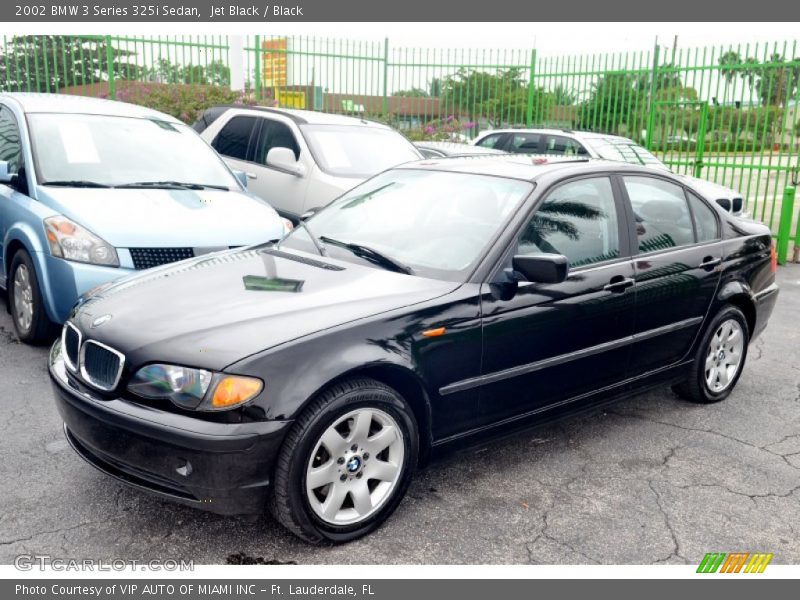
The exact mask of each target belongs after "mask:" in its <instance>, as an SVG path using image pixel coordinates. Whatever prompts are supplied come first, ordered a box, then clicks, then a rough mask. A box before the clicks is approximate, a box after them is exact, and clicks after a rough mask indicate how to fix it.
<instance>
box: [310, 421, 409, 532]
mask: <svg viewBox="0 0 800 600" xmlns="http://www.w3.org/2000/svg"><path fill="white" fill-rule="evenodd" d="M404 459H405V442H404V440H403V434H402V431H401V429H400V426H399V425H398V424H397V422H396V421H395V419H394V418H393V417H392V416H390V415H389V414H388V413H386V412H384V411H382V410H379V409H376V408H360V409H357V410H354V411H352V412H349V413H347V414H345V415H344V416H342V417H340V418H338V419H337V420H336V421H335V422H334V423H333V424H332V425H331V426H330V427H328V428H327V429H326V430H325V432H324V433H323V434H322V436H321V437H320V439H319V440H318V442H317V444H316V447H315V448H314V452H312V454H311V458H310V460H309V462H308V466H307V469H306V478H305V487H306V497H307V499H308V502H309V504H310V506H311V509H312V510H313V511H314V513H315V514H316V515H317V516H318V517H319V518H320V519H322V520H323V521H325V522H326V523H330V524H333V525H352V524H354V523H359V522H361V521H363V520H365V519H367V518H368V517H370V516H371V515H373V514H374V513H375V512H376V511H377V510H378V509H379V508H380V507H381V506H382V505H383V504H384V502H385V501H386V500H387V499H388V498H389V497H390V496H391V494H392V491H393V490H394V488H395V487H396V486H397V483H398V482H399V480H400V477H401V474H402V472H403V463H404Z"/></svg>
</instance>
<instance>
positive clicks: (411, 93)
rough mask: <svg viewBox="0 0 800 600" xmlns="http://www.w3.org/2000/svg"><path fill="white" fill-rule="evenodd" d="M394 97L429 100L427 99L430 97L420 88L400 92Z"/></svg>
mask: <svg viewBox="0 0 800 600" xmlns="http://www.w3.org/2000/svg"><path fill="white" fill-rule="evenodd" d="M392 95H393V96H403V97H406V98H427V97H429V94H428V92H426V91H425V90H423V89H421V88H418V87H412V88H411V89H408V90H400V91H397V92H395V93H394V94H392Z"/></svg>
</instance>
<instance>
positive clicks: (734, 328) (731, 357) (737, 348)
mask: <svg viewBox="0 0 800 600" xmlns="http://www.w3.org/2000/svg"><path fill="white" fill-rule="evenodd" d="M743 354H744V332H743V331H742V326H741V324H740V323H739V322H738V321H737V320H736V319H727V320H725V321H723V322H722V323H720V325H719V327H718V328H717V331H716V332H715V333H714V335H713V336H712V337H711V340H710V341H709V344H708V351H707V353H706V364H705V371H704V373H705V378H706V386H707V387H708V389H709V391H711V392H712V393H714V394H719V393H720V392H723V391H725V390H726V389H727V388H728V386H730V385H731V383H732V382H733V380H734V379H735V378H736V375H737V373H738V372H739V369H740V368H741V366H742V355H743Z"/></svg>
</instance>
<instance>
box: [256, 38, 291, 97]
mask: <svg viewBox="0 0 800 600" xmlns="http://www.w3.org/2000/svg"><path fill="white" fill-rule="evenodd" d="M261 49H262V50H263V52H262V54H261V80H262V81H261V83H262V85H263V86H264V87H274V86H285V85H286V82H287V81H288V77H287V68H286V38H275V39H272V40H264V41H262V42H261Z"/></svg>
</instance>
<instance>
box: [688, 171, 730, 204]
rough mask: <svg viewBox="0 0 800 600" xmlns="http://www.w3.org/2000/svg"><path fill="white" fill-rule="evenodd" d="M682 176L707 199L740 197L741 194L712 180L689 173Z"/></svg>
mask: <svg viewBox="0 0 800 600" xmlns="http://www.w3.org/2000/svg"><path fill="white" fill-rule="evenodd" d="M682 177H683V178H684V179H685V180H686V181H687V182H688V183H689V185H691V186H692V187H694V188H695V189H696V190H697V191H698V192H700V193H701V194H703V196H705V197H706V198H708V199H709V200H718V199H720V198H725V199H728V200H732V199H733V198H739V197H741V194H740V193H739V192H737V191H736V190H734V189H732V188H729V187H725V186H724V185H719V184H718V183H714V182H713V181H706V180H705V179H700V178H698V177H692V176H691V175H683V176H682Z"/></svg>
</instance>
